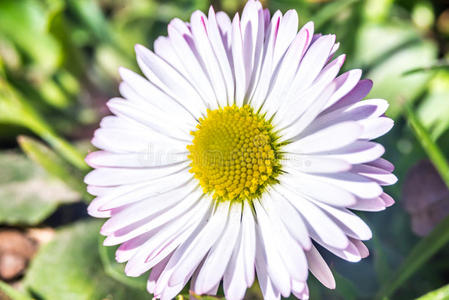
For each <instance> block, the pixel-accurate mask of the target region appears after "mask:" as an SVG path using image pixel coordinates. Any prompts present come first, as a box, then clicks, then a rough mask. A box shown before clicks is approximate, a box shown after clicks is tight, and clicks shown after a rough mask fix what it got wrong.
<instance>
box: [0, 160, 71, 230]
mask: <svg viewBox="0 0 449 300" xmlns="http://www.w3.org/2000/svg"><path fill="white" fill-rule="evenodd" d="M0 169H1V170H2V173H1V174H0V223H1V224H9V225H18V224H20V225H36V224H39V223H41V222H42V221H43V220H44V219H46V218H47V217H48V216H49V215H50V214H52V213H53V212H54V211H55V210H56V208H57V207H58V205H60V204H62V203H70V202H74V201H77V200H78V199H79V195H78V194H77V193H75V192H73V191H72V190H70V189H68V188H67V187H66V185H64V184H63V183H62V182H61V181H59V180H56V179H53V178H50V177H49V176H48V175H47V174H46V173H45V171H44V170H42V169H41V168H40V167H38V166H36V165H35V164H34V163H33V162H32V161H30V160H28V159H27V158H26V157H24V156H23V155H20V154H16V153H13V152H0Z"/></svg>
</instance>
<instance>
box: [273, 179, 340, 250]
mask: <svg viewBox="0 0 449 300" xmlns="http://www.w3.org/2000/svg"><path fill="white" fill-rule="evenodd" d="M276 190H278V191H279V192H280V193H281V194H282V195H283V196H284V197H285V198H286V199H287V200H288V201H289V202H290V203H291V204H292V205H293V206H294V207H295V208H296V209H297V210H298V211H299V212H300V213H301V215H302V216H303V217H304V219H305V221H306V222H307V224H308V227H309V229H312V230H313V231H314V232H316V234H317V235H318V236H319V237H320V238H321V239H322V240H323V241H325V242H326V243H327V244H328V245H332V246H334V247H337V248H340V249H344V248H346V247H347V245H348V238H347V237H346V235H345V234H344V233H343V231H342V230H341V229H340V228H339V227H338V226H337V225H336V224H335V223H334V222H333V221H332V220H331V219H330V218H329V217H328V216H327V215H326V214H325V213H324V212H323V211H322V210H321V209H319V208H318V207H317V206H316V205H315V204H313V203H311V202H310V201H308V200H306V199H304V198H303V197H301V196H299V195H298V194H296V193H294V192H291V191H290V190H288V189H286V188H284V187H282V186H277V187H276Z"/></svg>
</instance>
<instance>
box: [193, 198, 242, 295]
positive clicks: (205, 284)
mask: <svg viewBox="0 0 449 300" xmlns="http://www.w3.org/2000/svg"><path fill="white" fill-rule="evenodd" d="M241 214H242V206H241V205H240V204H234V205H231V209H230V211H229V219H228V222H227V224H226V229H225V230H224V232H223V235H222V236H221V237H220V240H219V241H217V243H216V244H215V245H214V246H213V247H212V248H211V250H210V252H209V254H208V255H207V257H206V259H205V260H204V265H203V267H201V269H200V271H199V273H198V277H197V278H196V282H195V289H194V291H195V292H196V293H197V294H200V295H201V294H204V293H206V292H207V291H209V290H210V289H212V288H213V287H214V286H216V285H217V284H218V283H220V280H221V278H222V277H223V274H224V272H225V269H226V267H227V265H228V261H229V259H230V257H231V255H232V250H233V249H234V247H235V244H236V240H237V237H238V234H239V231H240V218H241Z"/></svg>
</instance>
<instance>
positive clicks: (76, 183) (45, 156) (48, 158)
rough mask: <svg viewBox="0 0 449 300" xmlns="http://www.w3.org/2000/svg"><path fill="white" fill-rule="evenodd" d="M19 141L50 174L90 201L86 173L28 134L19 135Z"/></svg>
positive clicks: (29, 154)
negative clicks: (84, 179) (85, 182)
mask: <svg viewBox="0 0 449 300" xmlns="http://www.w3.org/2000/svg"><path fill="white" fill-rule="evenodd" d="M17 140H18V142H19V145H20V147H21V148H22V150H23V151H24V152H25V154H26V155H27V156H28V157H29V158H31V159H32V160H33V161H35V162H36V163H38V164H39V165H40V166H41V167H43V168H44V169H45V170H46V171H47V172H48V173H49V174H51V175H53V176H55V177H57V178H59V179H60V180H61V181H62V182H64V183H66V184H67V185H68V186H69V187H71V188H72V189H74V190H75V191H77V192H78V193H80V194H81V195H83V197H84V199H86V201H88V202H90V200H92V197H91V196H90V195H89V194H88V193H87V192H86V186H85V184H84V183H83V177H84V174H83V173H81V172H79V171H78V170H75V169H73V167H71V166H70V165H68V164H67V163H66V162H65V161H64V160H63V159H61V158H60V157H59V156H58V155H57V154H56V153H55V152H53V151H52V150H51V149H50V148H48V147H47V146H45V145H44V144H42V143H41V142H39V141H37V140H35V139H33V138H30V137H26V136H19V137H18V139H17Z"/></svg>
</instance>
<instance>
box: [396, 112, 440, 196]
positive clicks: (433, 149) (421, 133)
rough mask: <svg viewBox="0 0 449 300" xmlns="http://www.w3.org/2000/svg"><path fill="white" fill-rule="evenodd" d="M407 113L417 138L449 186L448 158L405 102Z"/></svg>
mask: <svg viewBox="0 0 449 300" xmlns="http://www.w3.org/2000/svg"><path fill="white" fill-rule="evenodd" d="M405 113H406V116H407V119H408V122H409V124H410V126H411V128H412V129H413V132H414V134H415V136H416V139H417V140H418V141H419V142H420V143H421V146H422V147H423V149H424V151H426V153H427V155H428V156H429V158H430V160H431V161H432V163H433V165H434V166H435V168H436V169H437V171H438V173H439V174H440V176H441V178H442V179H443V181H444V182H445V183H446V186H447V187H448V188H449V165H448V163H447V160H446V158H445V157H444V155H443V153H442V152H441V150H440V148H439V147H438V145H437V144H436V143H435V142H434V141H433V140H432V138H431V136H430V134H429V133H428V132H427V130H426V128H425V127H424V125H423V124H422V123H421V121H420V120H419V119H418V118H417V117H416V115H415V113H414V112H413V110H412V108H411V107H410V105H408V104H405Z"/></svg>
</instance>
